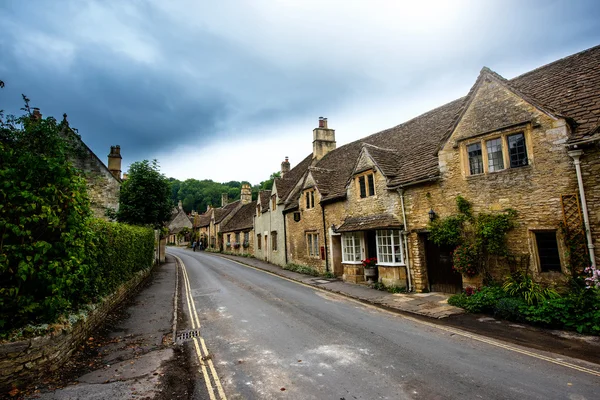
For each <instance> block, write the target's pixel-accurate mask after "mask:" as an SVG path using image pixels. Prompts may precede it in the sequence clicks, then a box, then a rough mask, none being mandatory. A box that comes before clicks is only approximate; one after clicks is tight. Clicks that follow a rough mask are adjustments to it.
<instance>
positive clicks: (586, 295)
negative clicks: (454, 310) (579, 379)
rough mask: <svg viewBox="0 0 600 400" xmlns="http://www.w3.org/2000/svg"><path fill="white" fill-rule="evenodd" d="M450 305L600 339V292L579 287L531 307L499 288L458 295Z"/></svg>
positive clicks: (521, 299) (472, 311)
mask: <svg viewBox="0 0 600 400" xmlns="http://www.w3.org/2000/svg"><path fill="white" fill-rule="evenodd" d="M448 304H451V305H453V306H456V307H461V308H464V309H465V310H467V311H468V312H471V313H484V314H492V315H494V316H496V317H498V318H502V319H508V320H511V321H524V322H529V323H532V324H535V325H541V326H544V327H547V328H554V329H568V330H574V331H577V332H579V333H585V334H593V335H600V290H599V289H596V288H590V289H586V288H585V287H584V286H583V287H582V286H580V285H578V284H574V285H573V288H572V289H571V291H569V292H568V293H566V294H565V295H563V296H562V297H556V296H547V297H546V300H539V302H538V303H537V304H535V305H534V304H531V305H528V304H527V303H526V302H525V300H524V299H523V297H521V296H519V297H514V296H511V295H510V294H509V293H507V292H505V291H504V290H502V288H500V287H498V286H491V287H490V286H486V287H483V288H481V289H480V290H479V291H477V292H475V293H473V294H472V295H471V296H467V294H465V293H460V294H456V295H454V296H452V297H450V298H449V299H448Z"/></svg>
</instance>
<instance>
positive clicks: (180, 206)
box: [177, 200, 183, 210]
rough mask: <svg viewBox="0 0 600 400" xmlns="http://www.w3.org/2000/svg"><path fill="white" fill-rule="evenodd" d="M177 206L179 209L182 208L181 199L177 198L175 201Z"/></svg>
mask: <svg viewBox="0 0 600 400" xmlns="http://www.w3.org/2000/svg"><path fill="white" fill-rule="evenodd" d="M177 208H179V209H180V210H183V203H182V202H181V200H179V201H178V202H177Z"/></svg>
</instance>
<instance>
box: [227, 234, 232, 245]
mask: <svg viewBox="0 0 600 400" xmlns="http://www.w3.org/2000/svg"><path fill="white" fill-rule="evenodd" d="M230 245H231V235H230V234H229V233H228V234H227V246H230Z"/></svg>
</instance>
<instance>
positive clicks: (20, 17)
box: [0, 2, 357, 162]
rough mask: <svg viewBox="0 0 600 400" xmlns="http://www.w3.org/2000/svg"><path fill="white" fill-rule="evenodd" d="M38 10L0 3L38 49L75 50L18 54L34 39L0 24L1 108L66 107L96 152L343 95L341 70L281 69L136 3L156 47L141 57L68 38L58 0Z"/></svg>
mask: <svg viewBox="0 0 600 400" xmlns="http://www.w3.org/2000/svg"><path fill="white" fill-rule="evenodd" d="M42 4H44V5H46V6H48V7H49V3H43V2H40V3H39V5H40V6H41V5H42ZM64 4H66V3H64ZM32 10H33V11H32ZM69 10H70V9H69V8H68V7H65V9H64V11H67V12H68V11H69ZM40 11H41V7H38V8H35V7H34V8H29V7H27V6H26V5H24V4H22V3H17V2H13V3H8V5H6V4H5V5H4V6H3V7H2V6H0V12H2V13H5V14H4V15H5V17H4V18H5V19H4V20H5V21H6V20H7V19H11V20H12V21H13V22H15V23H16V24H17V25H20V27H21V28H24V29H23V31H24V32H26V33H33V32H34V31H36V32H37V33H36V35H33V37H34V39H33V40H35V38H36V37H39V38H40V40H41V41H42V43H38V45H39V46H47V45H45V44H44V43H43V41H44V40H45V38H44V37H43V35H44V34H47V35H48V36H50V37H54V38H58V40H62V39H65V38H66V39H70V38H72V39H74V40H73V41H74V45H73V46H74V49H73V51H68V50H67V51H64V52H65V54H64V56H63V55H62V54H61V51H63V49H60V48H59V49H57V50H56V54H54V55H53V57H56V59H52V60H48V62H46V61H45V60H44V57H45V54H43V53H42V54H39V56H35V55H34V56H33V57H32V56H31V53H30V52H23V51H21V50H22V49H21V48H22V47H23V46H32V43H31V39H29V40H26V39H25V38H22V37H20V36H19V33H20V32H19V31H12V32H11V31H10V30H9V29H5V28H0V35H1V37H2V38H3V39H1V41H0V46H1V47H0V51H1V54H2V57H1V60H0V73H1V74H2V75H1V79H3V80H4V81H5V83H6V89H5V90H3V91H2V92H1V93H0V96H1V97H0V101H1V103H0V104H1V108H4V109H5V110H7V111H16V110H18V107H19V106H20V94H21V93H25V94H27V95H28V96H29V97H30V98H31V100H32V104H33V105H34V106H37V107H40V108H41V109H42V112H43V113H44V114H45V115H54V116H56V117H57V118H59V117H60V115H62V113H63V112H66V113H67V114H68V116H69V121H70V123H71V125H72V126H73V127H76V128H78V129H79V132H80V134H81V135H82V137H83V139H84V141H85V142H86V143H87V144H88V145H89V146H90V147H91V148H92V149H93V150H94V151H96V152H97V153H98V155H99V156H100V157H101V158H102V159H103V158H104V153H105V152H108V149H109V146H110V145H113V144H120V145H121V147H122V148H123V149H124V151H123V153H124V154H125V157H126V161H128V162H131V161H134V160H137V159H141V158H147V157H148V155H149V154H156V152H158V151H163V152H164V151H165V150H168V149H170V148H176V147H178V146H181V145H182V144H195V145H197V144H203V143H204V144H209V143H211V142H212V141H216V140H219V139H220V138H221V137H222V136H229V135H235V132H241V131H244V130H245V129H244V127H245V126H248V125H249V124H251V125H252V126H260V125H261V124H268V123H273V122H275V121H281V120H284V119H285V118H287V117H289V116H291V115H294V114H296V115H297V114H299V113H300V114H302V113H312V114H313V115H316V114H317V113H318V110H319V109H322V108H323V107H322V104H323V103H332V102H336V101H338V100H339V99H340V97H341V96H344V95H346V94H347V92H348V82H347V80H346V79H344V77H343V75H342V74H337V75H333V73H331V72H328V71H327V70H326V69H319V68H316V67H313V66H310V65H309V66H305V67H304V68H296V69H291V68H290V69H286V70H284V69H282V68H281V67H278V66H276V65H273V64H271V63H270V62H269V61H268V60H265V59H264V58H261V57H258V56H256V55H254V54H253V53H252V49H251V48H243V47H241V46H240V45H237V44H235V43H231V42H230V41H228V40H227V39H225V38H222V37H218V36H215V35H214V34H211V33H209V32H206V31H203V32H202V31H201V32H194V34H193V35H190V33H189V32H186V31H185V30H183V29H182V28H180V27H178V26H177V25H176V24H172V23H170V22H169V21H166V20H164V19H163V17H162V16H161V15H159V14H157V13H156V10H154V9H152V8H149V7H145V6H143V4H142V5H141V6H140V8H139V9H138V10H137V11H138V12H142V11H146V12H148V16H149V17H148V19H147V21H146V20H145V19H143V18H142V19H141V24H140V25H138V26H137V29H138V30H139V31H141V32H143V34H144V36H146V37H145V39H147V42H148V43H150V45H151V46H152V51H151V53H155V55H151V56H149V58H150V61H148V62H145V60H142V61H139V60H136V59H132V57H130V56H128V55H127V54H124V53H123V52H120V51H116V50H115V49H113V48H111V47H109V46H107V45H106V44H102V43H94V44H90V43H89V41H85V40H82V41H79V40H78V32H76V31H73V32H67V35H65V32H64V31H63V30H61V27H60V26H59V25H57V24H56V19H55V18H53V16H55V15H56V14H54V15H53V12H58V11H57V8H56V4H55V5H54V7H52V8H50V9H49V10H46V11H48V14H46V13H44V12H40ZM7 14H8V15H9V17H8V18H7ZM63 16H64V17H67V18H68V15H63ZM148 21H152V22H148ZM165 27H167V28H165ZM110 28H111V27H110V26H109V25H108V26H107V27H106V29H110ZM27 31H29V32H27ZM124 39H125V38H124ZM48 46H49V47H50V48H52V44H51V43H50V45H48ZM47 50H48V49H47ZM32 51H37V49H36V50H32ZM50 51H51V50H50ZM134 51H135V49H134ZM143 51H144V50H143V49H142V52H143ZM63 57H64V59H63V60H61V58H63ZM141 57H142V58H143V57H146V55H144V54H142V56H141ZM347 78H353V80H354V78H357V77H356V76H352V74H348V76H347ZM353 85H357V82H356V81H355V82H353ZM316 93H318V96H315V94H316Z"/></svg>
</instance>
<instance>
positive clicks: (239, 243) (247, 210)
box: [215, 183, 256, 254]
mask: <svg viewBox="0 0 600 400" xmlns="http://www.w3.org/2000/svg"><path fill="white" fill-rule="evenodd" d="M227 207H230V208H229V210H230V212H229V213H228V214H227V216H226V217H224V218H222V219H221V220H220V221H219V222H216V221H215V223H216V229H217V232H219V240H220V242H221V243H222V250H224V251H227V252H231V253H238V254H253V249H254V215H255V210H256V202H255V201H252V189H251V188H250V185H249V184H247V183H244V184H243V185H242V188H241V192H240V199H239V200H238V201H235V202H233V203H231V204H228V205H227V206H225V207H224V208H227Z"/></svg>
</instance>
